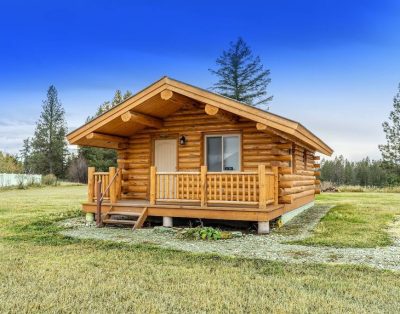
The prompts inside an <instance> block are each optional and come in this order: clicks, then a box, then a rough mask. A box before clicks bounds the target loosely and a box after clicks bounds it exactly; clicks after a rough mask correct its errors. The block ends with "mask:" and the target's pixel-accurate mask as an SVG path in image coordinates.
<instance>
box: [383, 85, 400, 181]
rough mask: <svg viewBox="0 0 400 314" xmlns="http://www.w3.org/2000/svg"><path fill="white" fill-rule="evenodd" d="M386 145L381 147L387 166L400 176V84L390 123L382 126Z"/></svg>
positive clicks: (394, 99) (394, 100)
mask: <svg viewBox="0 0 400 314" xmlns="http://www.w3.org/2000/svg"><path fill="white" fill-rule="evenodd" d="M382 127H383V131H384V132H385V135H386V144H384V145H379V149H380V151H381V153H382V157H383V161H384V163H385V165H386V166H387V167H389V168H391V169H392V170H395V171H396V172H397V174H400V84H399V87H398V92H397V94H396V95H395V97H394V98H393V110H392V111H391V112H390V115H389V122H387V121H386V122H384V123H383V124H382Z"/></svg>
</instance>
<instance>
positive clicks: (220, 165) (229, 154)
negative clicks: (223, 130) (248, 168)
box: [206, 135, 240, 171]
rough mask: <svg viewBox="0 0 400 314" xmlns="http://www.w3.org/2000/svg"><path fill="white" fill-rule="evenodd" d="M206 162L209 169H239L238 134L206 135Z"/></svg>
mask: <svg viewBox="0 0 400 314" xmlns="http://www.w3.org/2000/svg"><path fill="white" fill-rule="evenodd" d="M206 163H207V167H208V170H209V171H240V136H239V135H207V136H206Z"/></svg>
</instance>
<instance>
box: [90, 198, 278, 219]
mask: <svg viewBox="0 0 400 314" xmlns="http://www.w3.org/2000/svg"><path fill="white" fill-rule="evenodd" d="M82 206H83V210H84V211H85V212H87V213H96V202H86V203H84V204H83V205H82ZM144 208H147V214H148V216H155V217H175V218H198V219H224V220H243V221H269V220H271V219H274V218H276V217H279V216H281V215H282V214H283V208H284V206H283V205H282V204H279V205H268V206H267V207H266V208H263V209H260V208H259V207H257V206H244V205H241V206H238V205H232V204H224V205H220V206H207V207H202V206H201V205H200V203H198V204H197V203H182V202H179V203H178V202H177V203H170V202H168V203H162V202H159V203H157V204H153V205H151V204H150V201H148V200H142V199H121V200H117V201H116V202H110V201H109V200H106V201H104V203H103V204H102V206H101V212H102V214H106V213H110V212H113V211H115V212H134V213H141V212H142V211H143V209H144Z"/></svg>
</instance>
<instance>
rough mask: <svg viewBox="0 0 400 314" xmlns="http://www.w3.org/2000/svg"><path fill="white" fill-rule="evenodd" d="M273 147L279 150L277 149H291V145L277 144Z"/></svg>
mask: <svg viewBox="0 0 400 314" xmlns="http://www.w3.org/2000/svg"><path fill="white" fill-rule="evenodd" d="M275 146H276V148H279V149H292V146H293V145H292V143H278V144H275Z"/></svg>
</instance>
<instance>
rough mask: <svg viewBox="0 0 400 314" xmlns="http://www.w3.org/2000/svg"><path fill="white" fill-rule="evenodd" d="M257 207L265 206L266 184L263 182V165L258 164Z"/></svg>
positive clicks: (264, 207) (262, 207)
mask: <svg viewBox="0 0 400 314" xmlns="http://www.w3.org/2000/svg"><path fill="white" fill-rule="evenodd" d="M258 189H259V196H258V207H259V208H260V209H266V208H267V200H266V184H265V165H258Z"/></svg>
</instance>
